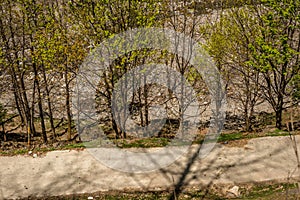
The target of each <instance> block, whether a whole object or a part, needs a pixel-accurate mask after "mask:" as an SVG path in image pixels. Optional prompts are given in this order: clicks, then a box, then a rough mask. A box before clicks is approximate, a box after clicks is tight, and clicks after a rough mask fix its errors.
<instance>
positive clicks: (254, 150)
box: [0, 136, 300, 199]
mask: <svg viewBox="0 0 300 200" xmlns="http://www.w3.org/2000/svg"><path fill="white" fill-rule="evenodd" d="M297 141H298V142H300V136H297ZM194 149H196V146H194V147H193V150H194ZM189 155H190V156H186V157H182V158H180V159H179V160H177V161H176V162H175V163H173V164H172V165H170V166H168V167H166V168H164V169H161V170H157V171H153V172H148V173H139V174H135V173H124V172H120V171H116V170H113V169H110V168H108V167H105V166H104V165H102V164H101V163H100V162H98V161H97V160H96V159H94V157H93V156H92V155H90V154H89V152H88V151H87V150H83V151H74V150H72V151H53V152H49V153H47V154H46V155H44V156H41V157H37V158H33V157H32V156H14V157H0V163H1V165H0V199H9V198H20V197H28V196H44V195H66V194H74V193H86V192H89V193H92V192H96V191H108V190H124V189H135V190H143V189H144V190H149V189H164V188H169V187H174V185H176V184H177V183H180V184H181V185H208V184H212V183H216V184H219V183H222V184H227V183H231V184H235V183H236V184H237V183H244V182H253V181H255V182H260V181H269V180H284V179H287V178H288V177H289V176H292V177H297V176H299V172H298V171H297V162H296V156H295V153H294V150H293V148H292V143H291V140H290V139H289V137H265V138H256V139H252V140H249V141H248V143H246V144H245V145H244V146H240V147H230V146H228V145H221V144H218V145H217V146H216V147H215V149H214V150H213V151H212V152H211V153H210V154H209V156H208V157H206V158H204V159H198V158H197V159H196V160H195V161H194V162H192V163H190V158H189V157H191V155H193V154H192V153H190V154H189ZM187 166H188V167H187ZM183 174H184V176H183Z"/></svg>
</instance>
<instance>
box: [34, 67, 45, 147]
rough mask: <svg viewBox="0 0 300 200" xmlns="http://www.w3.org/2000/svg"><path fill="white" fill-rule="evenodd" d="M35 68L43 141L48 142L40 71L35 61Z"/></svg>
mask: <svg viewBox="0 0 300 200" xmlns="http://www.w3.org/2000/svg"><path fill="white" fill-rule="evenodd" d="M33 70H34V81H35V83H36V87H37V92H38V94H37V95H38V107H39V116H40V120H41V127H42V137H43V142H44V143H47V133H46V126H45V119H44V110H43V103H42V94H41V88H40V82H39V76H38V71H37V67H36V64H35V63H33Z"/></svg>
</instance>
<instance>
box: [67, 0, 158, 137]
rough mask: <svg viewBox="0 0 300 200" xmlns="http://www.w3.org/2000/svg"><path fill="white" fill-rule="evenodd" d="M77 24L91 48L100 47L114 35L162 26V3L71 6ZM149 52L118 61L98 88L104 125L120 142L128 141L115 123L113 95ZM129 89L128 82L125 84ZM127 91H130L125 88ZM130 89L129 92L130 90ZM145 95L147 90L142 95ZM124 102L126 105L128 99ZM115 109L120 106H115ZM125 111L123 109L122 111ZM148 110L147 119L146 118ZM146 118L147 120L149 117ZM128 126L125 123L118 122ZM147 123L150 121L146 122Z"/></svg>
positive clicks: (116, 1) (77, 3) (88, 1)
mask: <svg viewBox="0 0 300 200" xmlns="http://www.w3.org/2000/svg"><path fill="white" fill-rule="evenodd" d="M69 5H70V8H71V10H72V13H73V15H74V16H75V19H76V20H78V21H77V24H78V25H79V26H80V27H81V30H82V31H83V33H85V34H86V38H85V39H86V40H87V41H88V42H89V45H90V47H91V48H93V47H95V46H96V45H97V44H99V43H101V42H102V41H103V40H104V39H106V38H108V37H112V36H114V35H115V34H118V33H122V32H125V31H127V30H130V29H134V28H138V27H150V26H153V25H154V24H155V25H157V26H159V22H158V21H157V16H158V13H159V8H160V1H154V0H143V1H137V0H134V1H126V2H125V1H120V0H113V1H95V0H86V1H72V2H70V3H69ZM148 53H149V51H145V50H142V51H137V52H130V53H128V54H125V55H123V56H122V57H120V58H118V59H116V60H115V61H114V62H113V63H112V64H111V65H110V66H109V69H108V70H106V71H103V72H100V74H101V81H102V82H101V83H99V85H98V93H97V101H98V108H97V109H98V112H99V113H101V119H100V120H101V121H102V122H106V121H107V120H109V121H110V123H111V127H112V129H113V131H114V132H115V134H116V137H117V138H121V137H123V138H126V133H125V132H124V131H123V129H122V128H121V127H120V126H123V125H120V124H119V125H118V124H117V121H116V120H115V119H114V118H115V117H114V116H113V112H112V110H111V104H112V103H113V102H112V91H113V89H114V87H115V85H116V83H117V81H118V80H119V79H120V78H121V77H122V76H123V75H124V74H125V73H126V72H128V71H129V70H130V69H132V68H133V67H135V66H137V64H142V62H143V61H145V58H146V57H147V54H148ZM124 84H125V85H126V81H125V83H124ZM126 88H127V87H126ZM127 89H128V88H127ZM143 93H144V94H146V90H144V91H143ZM123 101H124V102H126V101H127V97H126V95H125V96H124V97H123ZM140 105H142V104H140ZM115 107H116V109H119V108H117V106H115ZM120 109H122V108H120ZM123 113H124V112H117V116H116V118H118V119H121V118H122V117H123V116H122V115H123ZM146 113H147V106H146V107H145V116H147V114H146ZM146 118H147V117H146ZM118 121H122V122H123V123H125V121H126V119H125V120H118ZM145 121H147V119H146V120H145ZM146 124H147V122H146Z"/></svg>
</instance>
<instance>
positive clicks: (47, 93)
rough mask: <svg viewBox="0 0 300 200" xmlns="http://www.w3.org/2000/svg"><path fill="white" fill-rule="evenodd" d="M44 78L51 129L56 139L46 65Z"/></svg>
mask: <svg viewBox="0 0 300 200" xmlns="http://www.w3.org/2000/svg"><path fill="white" fill-rule="evenodd" d="M43 78H44V82H45V89H46V98H47V104H48V110H49V121H50V126H51V131H52V135H53V140H55V139H56V133H55V126H54V120H53V113H52V106H51V100H50V91H49V87H48V82H47V77H46V70H45V67H43Z"/></svg>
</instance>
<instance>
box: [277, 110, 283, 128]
mask: <svg viewBox="0 0 300 200" xmlns="http://www.w3.org/2000/svg"><path fill="white" fill-rule="evenodd" d="M276 128H278V129H281V128H282V108H279V109H278V110H276Z"/></svg>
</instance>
